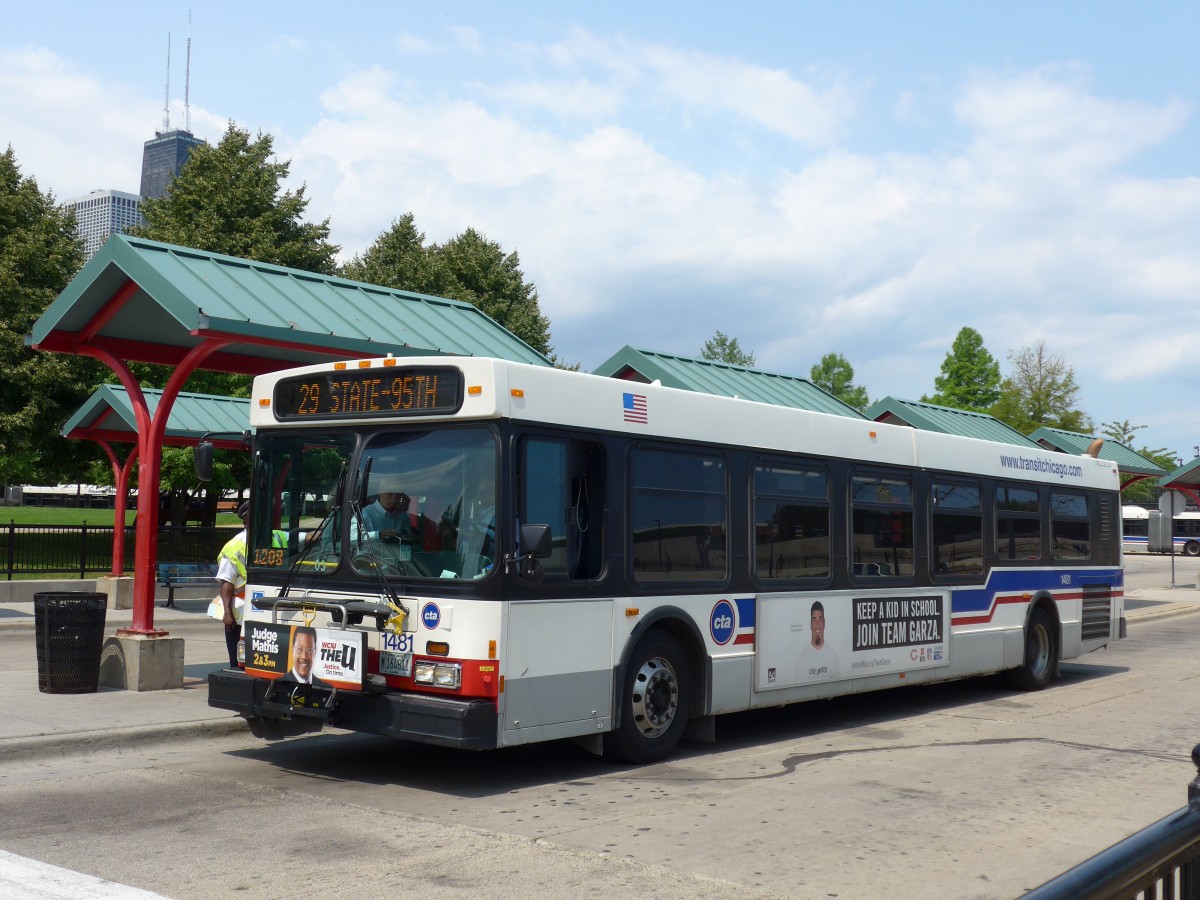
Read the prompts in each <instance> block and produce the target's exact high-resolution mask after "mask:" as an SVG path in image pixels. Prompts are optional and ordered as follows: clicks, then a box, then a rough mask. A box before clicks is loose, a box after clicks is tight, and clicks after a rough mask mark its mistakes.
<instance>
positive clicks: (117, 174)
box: [0, 47, 162, 200]
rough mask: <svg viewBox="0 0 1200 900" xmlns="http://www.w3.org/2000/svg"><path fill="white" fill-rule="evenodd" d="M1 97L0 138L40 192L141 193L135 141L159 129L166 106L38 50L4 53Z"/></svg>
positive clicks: (60, 196) (64, 196)
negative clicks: (106, 81)
mask: <svg viewBox="0 0 1200 900" xmlns="http://www.w3.org/2000/svg"><path fill="white" fill-rule="evenodd" d="M0 98H3V99H2V100H0V135H3V140H4V141H5V143H6V144H11V145H12V148H13V152H14V153H15V154H16V157H17V162H18V164H19V165H20V166H21V167H22V171H23V173H24V174H25V175H27V176H30V175H32V176H34V177H35V178H36V179H37V181H38V185H39V187H41V189H42V190H53V191H54V194H55V196H56V197H57V198H58V199H59V200H65V199H68V198H70V197H74V196H79V195H82V194H87V193H89V192H91V191H94V190H108V189H113V190H121V191H128V192H131V193H137V191H138V186H139V184H140V181H141V160H142V155H141V143H142V140H144V138H142V139H139V137H138V135H143V134H145V135H147V136H149V133H152V132H153V129H154V128H156V127H159V125H160V123H161V122H162V107H161V105H158V106H157V107H156V106H155V104H154V103H153V102H151V101H149V100H148V99H147V98H145V97H142V96H138V95H135V94H133V93H132V92H131V91H129V90H128V89H127V88H126V87H125V86H124V85H120V84H111V83H105V82H102V81H101V80H100V79H99V78H97V77H96V76H94V75H92V74H89V73H88V72H86V71H83V70H81V69H79V68H78V67H76V66H74V65H72V64H70V63H69V62H67V61H66V60H64V59H62V58H61V57H58V56H56V55H55V54H53V53H51V52H49V51H48V50H44V49H40V48H36V47H23V48H17V49H9V50H0Z"/></svg>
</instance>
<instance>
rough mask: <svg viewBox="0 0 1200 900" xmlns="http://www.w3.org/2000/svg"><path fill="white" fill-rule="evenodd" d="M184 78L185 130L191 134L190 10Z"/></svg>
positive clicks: (190, 13) (189, 12) (189, 11)
mask: <svg viewBox="0 0 1200 900" xmlns="http://www.w3.org/2000/svg"><path fill="white" fill-rule="evenodd" d="M184 73H185V74H184V76H183V130H184V131H187V132H191V130H192V105H191V102H190V97H189V95H190V94H191V91H192V11H191V10H190V9H189V10H188V43H187V67H186V68H185V69H184Z"/></svg>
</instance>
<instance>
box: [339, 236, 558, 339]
mask: <svg viewBox="0 0 1200 900" xmlns="http://www.w3.org/2000/svg"><path fill="white" fill-rule="evenodd" d="M342 275H344V276H345V277H347V278H353V279H355V280H357V281H365V282H368V283H370V284H378V285H382V286H383V287H391V288H397V289H399V290H404V291H415V292H417V293H420V294H432V295H434V296H437V297H449V298H451V299H454V300H465V301H466V302H468V303H471V304H472V305H474V306H476V307H478V308H479V309H481V310H483V312H485V313H487V314H488V315H489V316H491V317H492V318H493V319H495V320H496V321H497V322H498V323H500V324H501V325H503V326H504V327H505V328H507V329H508V330H509V331H511V332H512V333H513V334H515V335H516V336H517V337H519V338H520V339H521V340H523V341H524V342H525V343H527V344H528V345H529V346H531V347H532V348H533V349H534V350H537V351H538V352H539V353H544V354H546V355H547V356H549V355H550V354H551V347H550V320H549V319H547V318H546V317H545V316H543V315H542V312H541V308H540V307H539V305H538V295H537V288H536V287H534V285H533V284H531V283H528V282H526V281H525V276H524V274H523V273H522V272H521V260H520V258H519V257H518V256H517V254H516V253H505V252H504V250H503V249H502V248H501V247H500V245H499V244H498V243H496V242H495V241H489V240H488V239H487V238H485V237H484V236H483V235H481V234H480V233H479V232H478V231H476V230H475V229H474V228H468V229H466V231H464V232H463V233H462V234H460V235H457V236H456V237H453V238H451V239H450V240H448V241H446V243H444V244H426V243H425V235H424V234H422V233H421V232H420V231H419V230H418V229H417V227H416V224H415V222H414V220H413V215H412V213H406V214H405V215H403V216H401V217H400V218H399V219H397V220H395V221H394V222H392V225H391V227H390V228H389V229H388V230H387V231H385V232H384V233H383V234H381V235H380V236H379V237H378V238H376V240H375V243H373V244H372V245H371V246H370V247H369V248H367V250H366V252H365V253H363V254H362V255H361V256H355V257H354V259H352V260H351V261H350V262H348V263H347V264H346V265H345V266H344V267H343V269H342Z"/></svg>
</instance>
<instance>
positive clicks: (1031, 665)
mask: <svg viewBox="0 0 1200 900" xmlns="http://www.w3.org/2000/svg"><path fill="white" fill-rule="evenodd" d="M1057 668H1058V632H1057V631H1055V628H1054V622H1053V621H1052V620H1051V618H1050V615H1049V613H1047V612H1046V611H1045V610H1044V609H1042V608H1040V607H1039V608H1037V609H1035V610H1034V611H1033V614H1032V615H1031V616H1030V617H1029V624H1028V625H1026V626H1025V659H1024V660H1023V661H1022V662H1021V665H1020V666H1019V667H1017V668H1015V669H1009V670H1008V671H1006V672H1005V673H1004V680H1005V681H1006V682H1007V683H1008V686H1009V687H1011V688H1016V689H1017V690H1020V691H1040V690H1041V689H1042V688H1044V687H1045V686H1046V685H1048V684H1049V683H1050V679H1052V678H1053V677H1054V673H1055V671H1056V670H1057Z"/></svg>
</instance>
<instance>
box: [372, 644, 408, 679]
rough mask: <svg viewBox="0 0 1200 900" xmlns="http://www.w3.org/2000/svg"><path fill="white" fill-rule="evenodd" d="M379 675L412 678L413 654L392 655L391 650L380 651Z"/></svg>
mask: <svg viewBox="0 0 1200 900" xmlns="http://www.w3.org/2000/svg"><path fill="white" fill-rule="evenodd" d="M379 674H380V675H399V676H400V677H401V678H411V677H412V654H411V653H392V652H391V651H390V650H380V651H379Z"/></svg>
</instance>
